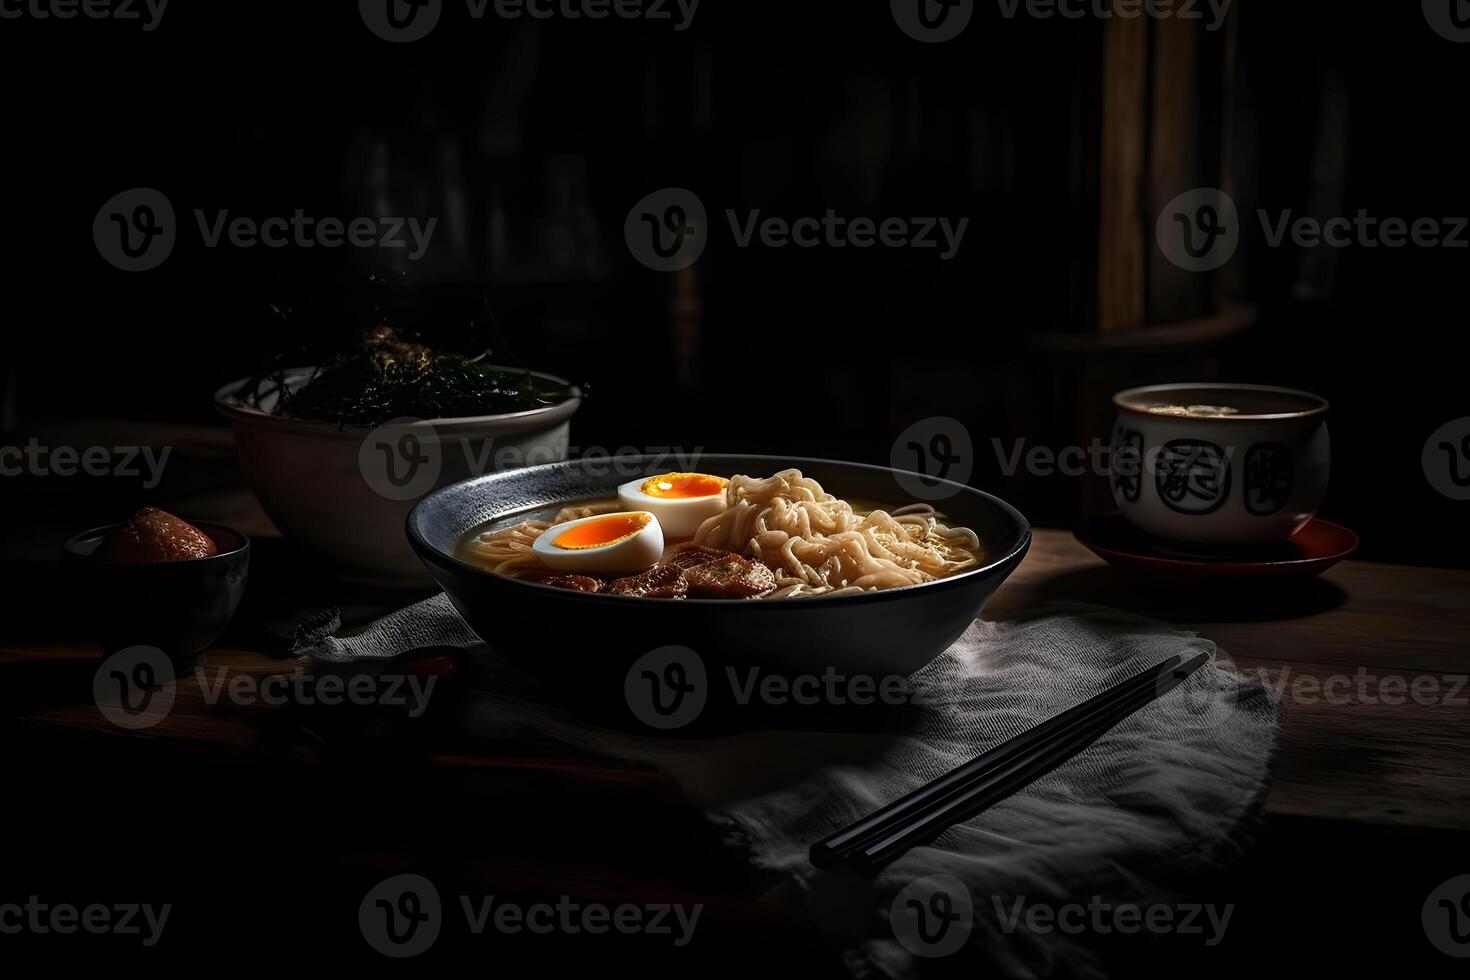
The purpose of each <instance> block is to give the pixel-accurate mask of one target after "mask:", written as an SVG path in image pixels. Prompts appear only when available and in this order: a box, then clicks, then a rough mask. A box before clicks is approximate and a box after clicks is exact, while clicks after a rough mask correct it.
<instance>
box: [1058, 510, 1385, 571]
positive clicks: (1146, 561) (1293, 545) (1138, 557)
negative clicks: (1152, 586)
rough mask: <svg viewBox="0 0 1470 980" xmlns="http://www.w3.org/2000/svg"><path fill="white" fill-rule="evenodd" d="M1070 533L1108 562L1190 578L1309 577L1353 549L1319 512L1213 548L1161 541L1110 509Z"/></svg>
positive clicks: (1351, 537) (1346, 535) (1352, 539)
mask: <svg viewBox="0 0 1470 980" xmlns="http://www.w3.org/2000/svg"><path fill="white" fill-rule="evenodd" d="M1074 533H1075V535H1076V538H1077V540H1078V541H1080V542H1082V543H1083V544H1084V545H1086V546H1087V547H1088V548H1089V549H1091V550H1092V552H1093V553H1094V554H1096V555H1097V556H1098V557H1099V558H1102V559H1103V560H1104V561H1106V562H1108V563H1109V564H1111V565H1116V566H1118V567H1119V568H1127V569H1130V570H1132V571H1135V572H1139V573H1140V574H1144V575H1151V576H1160V577H1162V576H1167V577H1169V578H1170V579H1175V580H1178V579H1188V580H1190V581H1195V582H1199V581H1228V580H1235V579H1247V578H1310V577H1311V576H1313V575H1320V574H1322V573H1323V572H1325V571H1326V570H1327V569H1329V568H1331V567H1332V566H1333V565H1336V564H1337V563H1338V562H1340V561H1342V560H1343V559H1344V558H1346V557H1347V556H1348V555H1351V554H1352V553H1353V552H1354V551H1357V550H1358V536H1357V535H1356V534H1354V533H1353V532H1352V531H1349V530H1348V529H1347V528H1345V527H1342V526H1341V525H1338V524H1333V523H1332V522H1331V521H1324V520H1322V519H1321V518H1313V519H1312V520H1310V521H1308V522H1307V523H1306V525H1305V526H1303V527H1302V529H1301V530H1300V531H1297V532H1296V533H1295V534H1293V535H1292V536H1291V537H1290V538H1288V539H1287V540H1286V541H1283V542H1282V543H1280V544H1273V545H1262V546H1261V547H1258V548H1250V549H1245V550H1240V551H1230V552H1219V553H1216V554H1205V553H1190V552H1186V551H1183V550H1180V548H1178V547H1174V546H1170V545H1165V544H1161V543H1159V542H1158V541H1156V540H1155V539H1153V538H1150V537H1149V536H1148V535H1146V534H1144V533H1143V532H1142V531H1140V530H1138V528H1136V527H1134V526H1133V525H1132V524H1130V523H1128V519H1127V518H1125V517H1124V516H1123V515H1122V514H1120V513H1118V512H1116V511H1114V512H1113V513H1111V514H1104V515H1103V516H1101V517H1095V518H1093V519H1091V520H1089V521H1085V522H1083V524H1082V526H1081V527H1079V528H1077V530H1076V531H1075V532H1074ZM1185 547H1187V546H1185Z"/></svg>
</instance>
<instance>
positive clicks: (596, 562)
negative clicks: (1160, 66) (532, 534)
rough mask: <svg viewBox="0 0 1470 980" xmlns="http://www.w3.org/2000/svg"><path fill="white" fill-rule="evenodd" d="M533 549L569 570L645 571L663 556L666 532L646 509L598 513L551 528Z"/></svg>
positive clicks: (552, 565) (549, 564)
mask: <svg viewBox="0 0 1470 980" xmlns="http://www.w3.org/2000/svg"><path fill="white" fill-rule="evenodd" d="M531 551H532V552H534V553H535V555H536V557H537V558H540V559H541V561H542V563H543V564H545V565H546V566H547V567H549V568H555V569H559V570H561V571H566V572H584V573H585V572H590V573H592V574H597V573H599V572H603V573H608V574H614V573H616V574H622V573H624V572H641V571H643V570H644V569H645V568H647V567H648V566H650V565H652V564H654V563H656V562H657V561H658V560H659V559H660V558H662V557H663V553H664V532H663V528H661V527H660V526H659V521H658V518H657V517H655V516H654V515H653V514H651V513H649V512H648V511H646V510H640V511H633V512H632V513H628V514H598V515H596V516H595V517H583V518H581V519H580V520H575V521H567V522H566V523H564V524H557V525H555V526H554V527H549V528H547V529H546V530H545V531H542V532H541V534H540V535H538V536H537V538H536V540H535V541H534V542H532V543H531Z"/></svg>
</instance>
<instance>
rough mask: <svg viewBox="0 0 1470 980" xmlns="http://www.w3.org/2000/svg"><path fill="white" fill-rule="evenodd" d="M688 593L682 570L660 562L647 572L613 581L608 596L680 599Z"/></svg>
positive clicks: (687, 581) (686, 581)
mask: <svg viewBox="0 0 1470 980" xmlns="http://www.w3.org/2000/svg"><path fill="white" fill-rule="evenodd" d="M688 591H689V580H688V579H686V578H685V577H684V570H683V569H681V568H679V567H678V566H676V565H672V564H670V563H669V562H666V561H661V562H659V563H658V564H657V565H654V566H653V567H652V568H650V569H648V570H647V571H643V572H639V573H638V574H637V575H629V576H628V577H627V578H620V579H616V580H614V581H613V583H612V584H611V585H609V586H608V587H607V592H608V595H630V596H635V597H637V598H641V599H682V598H684V596H685V594H686V593H688Z"/></svg>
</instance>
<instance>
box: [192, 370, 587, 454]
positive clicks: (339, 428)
mask: <svg viewBox="0 0 1470 980" xmlns="http://www.w3.org/2000/svg"><path fill="white" fill-rule="evenodd" d="M486 367H491V368H495V369H496V370H501V371H524V372H526V373H528V374H531V375H534V376H535V377H538V378H542V379H544V380H546V381H553V382H555V383H557V384H560V385H564V386H565V387H566V389H567V397H566V398H564V399H562V400H561V401H559V402H556V403H555V404H552V405H542V406H541V407H540V408H528V409H525V410H523V411H519V412H501V413H499V414H493V415H449V416H442V417H438V418H432V419H418V420H415V421H413V422H410V423H407V424H403V423H401V422H400V424H401V425H402V426H403V428H405V429H408V428H418V427H425V428H433V427H435V426H445V425H451V424H453V425H471V424H484V423H490V422H518V421H522V420H531V419H536V418H538V417H540V416H553V415H554V416H557V418H556V419H555V421H560V420H561V419H562V418H569V417H570V416H571V415H573V414H574V413H575V412H576V411H577V409H578V408H580V407H581V404H582V389H581V387H580V386H579V385H575V384H572V382H570V381H568V380H567V379H566V378H563V377H561V376H560V375H555V374H551V373H549V372H547V371H535V370H531V369H529V368H522V367H516V366H513V365H506V364H488V365H486ZM316 370H317V367H316V366H311V365H306V366H301V367H290V368H283V369H282V372H283V373H284V374H286V375H287V377H288V380H292V381H294V380H296V377H298V376H301V375H304V374H306V373H307V372H313V371H316ZM253 380H254V376H253V375H246V376H245V377H243V378H236V379H235V380H234V381H231V382H229V383H227V384H224V385H221V386H220V387H218V388H216V389H215V392H214V408H215V411H217V412H219V413H220V414H221V415H223V416H224V417H225V418H227V419H229V420H230V421H232V422H235V423H238V424H244V425H258V426H266V427H270V428H282V429H298V430H299V429H310V428H315V429H316V430H318V431H319V432H320V433H321V434H322V435H333V436H348V437H352V438H361V437H362V436H363V435H365V434H367V433H369V432H372V431H374V429H375V428H378V427H380V426H382V425H387V424H389V423H391V422H395V421H399V420H394V419H389V420H388V421H386V422H383V423H380V424H379V426H365V425H339V424H337V423H336V422H329V421H326V420H324V419H302V418H296V417H295V416H291V415H273V414H271V413H270V412H266V411H263V410H261V409H259V408H255V407H254V406H251V405H245V404H242V403H241V402H240V401H239V400H238V399H239V395H240V392H241V391H242V390H243V389H244V388H245V386H247V385H248V384H250V382H251V381H253Z"/></svg>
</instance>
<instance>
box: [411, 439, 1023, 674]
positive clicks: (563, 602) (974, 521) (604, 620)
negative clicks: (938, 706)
mask: <svg viewBox="0 0 1470 980" xmlns="http://www.w3.org/2000/svg"><path fill="white" fill-rule="evenodd" d="M792 467H795V468H797V469H800V470H801V471H802V472H803V473H804V474H806V475H807V476H809V477H812V478H814V479H816V480H817V481H818V482H820V483H821V484H822V486H823V488H825V489H826V490H827V491H828V492H830V493H833V494H836V495H837V496H840V497H844V498H846V499H849V500H855V501H872V502H877V503H881V504H887V505H888V506H894V507H896V506H901V505H903V504H907V503H912V502H914V501H915V496H914V494H913V493H910V492H907V491H906V490H905V489H904V486H905V485H908V486H910V487H912V486H914V485H915V483H914V481H917V480H920V479H924V480H925V484H924V485H923V489H924V491H925V496H926V497H927V498H928V502H931V503H933V504H934V506H935V507H936V508H937V509H938V510H940V511H941V512H943V513H944V514H945V515H946V518H947V521H948V523H950V524H951V525H959V526H964V527H969V528H971V529H973V530H974V531H975V532H976V534H978V535H979V537H980V540H981V542H982V543H983V545H984V548H985V560H984V562H983V564H982V565H981V567H979V568H975V569H971V570H969V571H966V572H962V573H960V574H958V575H953V576H950V577H948V578H944V579H939V580H936V581H934V582H928V583H925V584H922V585H913V586H906V587H903V588H896V589H888V590H884V591H879V592H870V593H863V594H860V595H843V596H830V597H822V596H816V597H811V598H795V599H756V600H718V599H679V600H669V599H641V598H629V597H625V596H610V595H601V594H587V593H580V592H573V591H569V590H565V589H557V588H553V587H550V586H545V585H539V584H536V583H532V582H525V581H518V580H515V579H510V578H505V577H503V576H500V575H496V574H494V573H493V572H490V571H488V570H486V569H484V568H482V567H479V566H477V565H474V564H470V563H469V562H466V561H463V560H461V559H460V558H458V557H456V546H457V545H458V543H459V542H460V540H461V538H462V537H463V536H464V535H465V533H466V532H468V531H470V530H472V529H475V528H480V527H482V526H485V525H487V524H488V525H489V526H491V527H496V528H498V527H501V526H507V525H509V524H514V523H518V522H520V521H523V520H529V519H533V518H540V519H547V518H549V517H550V516H551V515H552V514H554V513H555V512H556V510H557V509H558V508H560V507H561V506H563V505H565V504H570V503H573V502H577V501H585V500H590V499H597V498H607V497H613V496H616V490H617V487H618V485H619V484H621V483H625V482H627V481H629V480H632V479H635V478H639V477H644V476H652V475H655V474H657V473H662V472H667V471H669V470H671V469H681V468H690V467H685V466H681V465H679V464H678V463H675V462H671V461H670V460H669V459H668V458H666V457H653V456H642V457H623V458H618V459H616V460H613V461H609V460H607V459H601V460H573V461H570V462H565V463H552V464H549V465H546V466H536V467H530V468H527V469H521V470H514V471H510V472H505V473H496V474H491V475H488V476H481V477H478V478H475V479H471V480H466V481H464V482H462V483H456V484H454V485H452V486H448V487H444V488H442V489H440V490H436V491H434V492H433V493H431V494H429V495H428V496H427V497H425V498H424V499H423V500H422V501H420V502H419V504H418V505H417V506H416V507H415V508H414V509H413V511H412V512H411V513H410V514H409V516H408V540H409V543H410V544H411V545H412V547H413V549H414V551H415V552H416V553H417V554H418V556H419V558H420V559H421V560H422V561H423V563H424V566H425V567H426V568H427V569H428V570H429V573H430V574H431V575H432V576H433V577H434V578H435V579H436V580H437V581H438V582H439V584H440V585H441V586H443V587H444V591H445V592H446V593H448V595H449V598H450V600H451V601H452V602H453V603H454V606H455V608H456V609H458V610H459V612H460V613H461V615H463V616H464V618H465V620H466V621H467V622H468V623H469V625H470V626H471V627H472V628H473V629H474V630H475V632H476V633H478V634H479V635H480V636H481V637H482V638H483V639H484V640H485V642H486V643H487V644H489V645H490V646H491V647H492V648H493V649H494V650H495V652H496V653H498V654H500V655H502V656H503V657H505V658H507V659H509V660H511V661H512V662H513V663H515V664H516V665H518V666H519V667H522V668H524V669H526V670H527V671H528V672H529V673H531V674H533V675H536V676H539V677H540V678H542V679H545V680H548V681H550V682H553V683H555V684H557V685H559V686H568V687H571V686H579V687H587V686H590V687H595V688H599V689H601V690H603V691H605V692H607V693H609V694H611V693H614V692H616V694H617V695H618V697H619V698H621V697H623V696H624V693H625V691H624V685H625V683H626V684H630V685H631V684H633V683H634V681H635V680H636V674H637V673H638V672H637V671H634V670H633V668H634V667H635V664H637V662H639V661H640V659H641V658H643V659H644V663H647V662H648V661H647V659H646V658H647V656H648V655H649V654H650V653H651V652H653V651H660V650H662V648H667V647H679V648H685V649H687V650H689V651H694V652H695V653H697V655H698V665H697V667H696V668H695V670H697V671H702V672H703V673H705V675H706V679H707V682H708V684H709V687H710V689H711V691H714V690H716V689H718V688H720V687H721V686H728V685H727V684H726V680H725V679H726V678H727V677H728V676H729V670H730V669H731V668H738V669H742V670H747V671H748V669H749V668H750V667H756V668H760V669H762V670H764V671H767V672H771V673H777V674H779V675H780V676H782V677H784V678H791V677H805V676H810V675H813V674H818V675H820V674H822V673H823V671H825V670H827V668H833V669H834V670H835V671H837V672H839V673H841V674H842V675H844V676H848V677H852V676H863V677H872V678H892V677H895V676H899V675H908V674H911V673H913V672H914V671H916V670H918V669H919V668H921V667H923V666H924V665H926V664H928V663H929V662H930V661H932V660H933V659H934V658H935V657H937V656H938V655H939V654H940V653H942V652H943V651H944V650H945V649H946V648H948V647H949V645H950V644H952V643H953V642H954V641H955V640H956V639H957V638H958V637H959V636H960V634H961V633H963V632H964V631H965V628H966V627H968V626H969V625H970V623H971V622H972V621H973V620H974V619H975V618H976V617H977V616H978V615H979V614H980V611H981V610H982V609H983V608H984V607H985V603H986V601H987V600H988V599H989V598H990V596H991V594H992V593H994V592H995V590H996V589H997V588H998V587H999V586H1000V584H1001V583H1002V582H1004V581H1005V579H1006V576H1008V575H1009V574H1010V573H1011V572H1012V571H1013V570H1014V569H1015V568H1016V566H1017V565H1019V564H1020V563H1021V559H1022V558H1023V557H1024V556H1025V554H1026V550H1027V548H1028V547H1030V544H1031V528H1030V525H1029V524H1027V522H1026V519H1025V518H1024V517H1022V516H1021V514H1020V513H1019V512H1018V511H1017V510H1016V509H1015V508H1014V507H1012V506H1010V505H1009V504H1007V503H1005V502H1004V501H1002V500H999V499H997V498H995V497H992V496H990V495H989V494H986V493H982V492H980V491H978V490H975V489H972V488H970V487H967V486H963V485H961V484H958V483H950V482H948V481H940V480H932V479H928V478H921V477H919V476H917V475H916V474H912V473H903V472H900V471H896V470H891V469H887V468H884V467H878V466H865V465H860V464H856V463H842V462H835V461H832V460H818V459H797V458H786V457H776V456H735V455H701V456H700V457H699V458H698V460H697V463H695V464H692V468H695V469H698V470H699V471H700V472H705V473H715V474H720V475H725V476H728V475H733V474H737V473H743V474H749V475H755V476H769V475H770V474H773V473H776V472H778V471H780V470H784V469H789V468H792ZM659 656H663V657H664V659H667V657H666V655H664V654H660V655H659ZM654 659H658V657H657V656H656V657H655V658H654ZM666 666H667V664H663V665H662V666H660V667H659V669H660V670H662V669H663V667H666ZM680 669H681V671H682V670H683V668H682V667H681V668H680ZM628 696H629V697H632V692H631V688H629V691H628Z"/></svg>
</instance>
